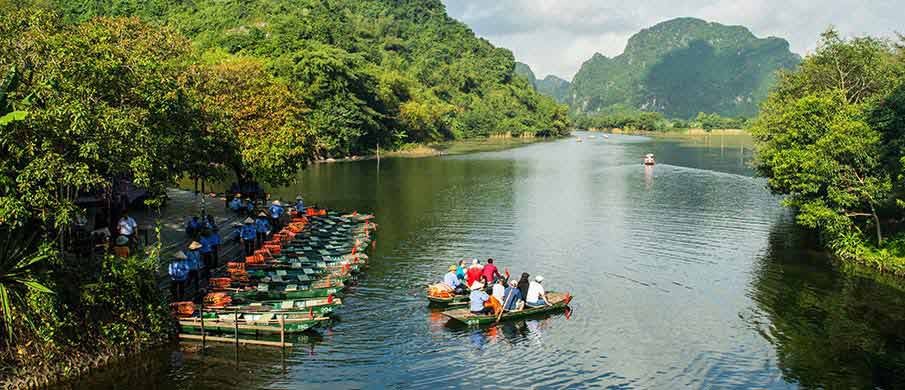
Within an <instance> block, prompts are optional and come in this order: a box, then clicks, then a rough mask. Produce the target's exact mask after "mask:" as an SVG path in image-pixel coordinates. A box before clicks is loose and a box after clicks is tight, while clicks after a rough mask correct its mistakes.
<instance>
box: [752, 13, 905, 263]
mask: <svg viewBox="0 0 905 390" xmlns="http://www.w3.org/2000/svg"><path fill="white" fill-rule="evenodd" d="M751 133H752V135H753V136H754V138H755V143H756V146H757V149H756V151H757V153H756V167H757V170H758V171H759V173H760V174H761V175H762V176H764V177H766V178H767V179H768V186H769V188H770V189H771V190H772V191H773V192H775V193H777V194H781V195H784V198H783V202H784V204H785V205H787V206H789V207H791V208H793V209H794V210H796V212H797V221H798V223H799V224H801V225H803V226H806V227H808V228H811V229H815V230H817V231H818V232H820V235H821V238H822V241H823V242H824V243H825V244H826V245H827V247H828V248H829V249H831V250H832V251H833V252H834V253H835V254H836V255H837V256H838V257H840V258H842V259H844V260H848V261H853V262H858V263H862V264H866V265H868V266H871V267H874V268H878V269H880V270H883V271H886V272H892V273H895V274H898V275H905V234H903V231H902V227H903V221H905V169H903V166H905V38H903V37H901V36H900V37H899V40H898V42H893V41H890V40H886V39H880V38H873V37H856V38H851V39H846V38H843V37H841V36H840V34H839V33H838V32H836V31H835V30H832V29H831V30H828V31H827V32H825V33H824V34H823V35H822V37H821V40H820V42H819V45H818V47H817V50H816V52H815V53H813V54H811V55H808V56H807V57H806V58H805V59H804V61H803V62H802V63H801V66H800V67H799V68H798V69H797V70H795V71H790V72H783V73H781V74H780V76H779V80H778V83H777V85H776V86H775V87H774V88H773V89H772V92H771V93H770V96H769V97H768V98H767V100H766V101H765V102H764V104H763V105H762V106H761V113H760V115H759V116H758V117H757V118H756V119H755V121H754V123H753V124H752V125H751Z"/></svg>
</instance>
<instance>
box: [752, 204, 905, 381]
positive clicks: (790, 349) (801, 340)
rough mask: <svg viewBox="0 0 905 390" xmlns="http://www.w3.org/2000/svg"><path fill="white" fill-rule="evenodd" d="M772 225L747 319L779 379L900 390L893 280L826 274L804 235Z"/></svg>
mask: <svg viewBox="0 0 905 390" xmlns="http://www.w3.org/2000/svg"><path fill="white" fill-rule="evenodd" d="M785 222H791V221H785ZM774 226H775V227H774V229H773V230H772V231H771V233H770V247H769V251H768V252H767V253H765V254H764V256H762V257H761V258H760V261H759V264H758V268H757V270H756V273H755V275H756V276H755V279H754V281H753V283H752V288H751V295H752V299H753V300H754V302H755V303H756V307H757V309H756V310H755V312H754V313H753V314H751V315H747V319H748V323H749V324H750V325H751V326H752V327H753V328H754V329H756V330H757V331H758V332H759V333H760V334H761V335H763V337H764V338H765V339H766V340H768V341H769V342H770V343H772V344H773V345H775V347H776V350H777V357H778V360H779V367H780V368H781V369H782V372H783V376H784V377H785V379H786V380H788V381H792V382H796V383H799V384H801V385H804V386H805V387H809V388H850V389H856V388H872V387H875V388H889V389H893V388H905V305H903V302H905V301H903V299H902V297H903V291H905V286H903V285H902V283H901V281H899V280H894V279H888V280H884V278H883V277H880V280H881V281H882V282H881V283H878V282H877V275H865V274H859V272H858V270H846V271H842V272H840V270H837V269H834V268H832V267H827V266H826V264H827V263H828V262H829V261H830V260H829V259H827V258H826V256H825V255H823V254H822V253H821V252H819V251H816V250H814V249H813V248H814V247H815V245H814V243H812V242H809V240H808V239H809V236H808V234H807V233H806V232H803V231H801V230H800V229H797V228H795V227H794V226H792V225H791V223H778V224H776V225H774Z"/></svg>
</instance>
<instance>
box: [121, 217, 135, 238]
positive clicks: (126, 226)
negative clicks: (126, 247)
mask: <svg viewBox="0 0 905 390" xmlns="http://www.w3.org/2000/svg"><path fill="white" fill-rule="evenodd" d="M118 227H119V234H122V235H124V236H131V235H132V234H133V233H135V229H136V228H137V227H138V224H137V223H135V220H134V219H132V217H125V218H120V219H119V225H118Z"/></svg>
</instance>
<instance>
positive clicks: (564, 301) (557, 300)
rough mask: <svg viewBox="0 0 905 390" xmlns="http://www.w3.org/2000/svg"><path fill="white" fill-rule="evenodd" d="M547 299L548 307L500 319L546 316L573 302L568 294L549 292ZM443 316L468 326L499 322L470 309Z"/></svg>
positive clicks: (509, 314) (525, 309)
mask: <svg viewBox="0 0 905 390" xmlns="http://www.w3.org/2000/svg"><path fill="white" fill-rule="evenodd" d="M547 299H548V300H549V301H550V305H548V306H541V307H527V306H525V308H524V309H522V310H519V311H507V312H503V315H502V316H501V317H500V321H509V320H515V319H519V318H524V317H528V316H532V315H536V314H544V313H550V312H555V311H559V310H563V309H565V308H566V307H568V306H569V302H571V301H572V296H571V295H569V294H568V293H557V292H548V293H547ZM443 315H445V316H447V317H449V318H452V319H454V320H456V321H459V322H461V323H463V324H466V325H485V324H492V323H495V322H497V317H496V316H494V315H478V314H474V313H472V312H471V311H469V310H468V308H461V309H453V310H447V311H444V312H443Z"/></svg>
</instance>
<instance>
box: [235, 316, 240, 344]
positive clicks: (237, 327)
mask: <svg viewBox="0 0 905 390" xmlns="http://www.w3.org/2000/svg"><path fill="white" fill-rule="evenodd" d="M235 325H236V327H235V331H236V333H235V336H236V349H237V350H238V348H239V310H236V312H235Z"/></svg>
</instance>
